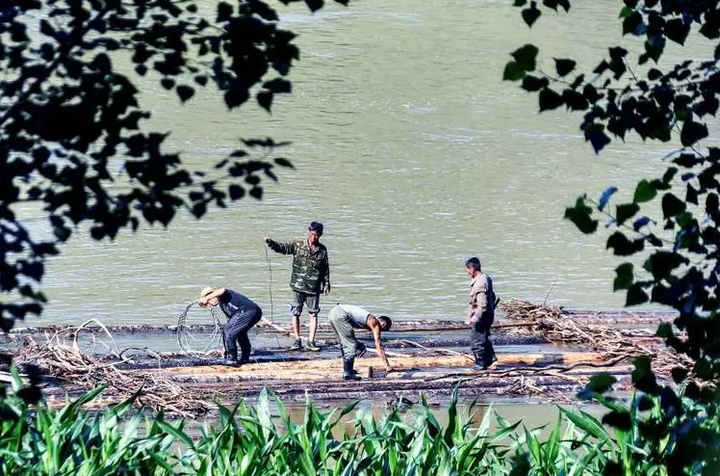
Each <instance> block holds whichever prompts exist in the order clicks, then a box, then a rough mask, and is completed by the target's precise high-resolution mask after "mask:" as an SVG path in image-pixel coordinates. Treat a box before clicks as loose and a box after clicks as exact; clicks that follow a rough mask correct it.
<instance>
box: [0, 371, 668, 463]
mask: <svg viewBox="0 0 720 476" xmlns="http://www.w3.org/2000/svg"><path fill="white" fill-rule="evenodd" d="M18 381H19V380H18ZM15 387H16V388H15V392H14V394H13V395H8V396H3V397H2V400H0V407H1V408H0V411H1V412H2V413H1V415H0V416H1V420H0V474H18V475H116V474H122V475H124V474H128V475H129V474H133V475H176V474H183V475H238V474H242V475H260V474H262V475H275V474H278V475H279V474H282V475H295V474H300V475H307V476H310V475H312V476H314V475H348V476H349V475H359V474H363V475H365V474H367V475H388V474H393V475H395V474H398V475H416V474H417V475H430V474H432V475H434V476H441V475H465V474H467V475H470V474H473V475H476V474H491V475H513V476H514V475H521V474H533V475H551V474H552V475H557V474H563V475H567V476H571V475H580V474H602V473H603V468H604V467H605V465H606V463H607V461H608V460H616V461H622V459H623V455H622V453H623V452H626V451H628V449H629V448H628V447H627V445H623V444H622V440H618V441H620V443H618V441H616V439H614V438H611V437H610V435H609V434H608V433H607V431H606V429H605V428H604V427H603V425H602V424H601V423H600V422H598V421H597V420H596V419H595V418H594V417H593V416H591V415H589V414H587V413H584V412H581V411H578V412H576V413H570V412H568V411H566V410H564V409H560V414H559V417H558V420H557V421H556V423H555V425H554V427H553V428H552V431H551V432H550V435H549V437H548V438H547V439H546V440H545V441H540V440H539V439H538V436H537V435H538V434H539V433H540V431H541V430H542V428H536V429H532V430H529V429H526V428H524V427H521V426H520V424H519V423H514V424H510V423H509V422H507V421H506V420H504V419H503V418H501V417H500V416H497V415H496V416H495V419H496V425H495V426H496V427H497V429H496V430H494V431H493V432H492V433H491V432H490V431H489V429H490V423H491V420H490V419H491V417H490V415H489V413H488V414H486V415H485V418H484V419H483V421H482V422H481V423H480V425H479V426H478V425H477V423H476V422H474V421H473V418H472V409H473V407H474V405H471V406H470V413H469V414H468V415H460V414H458V407H457V391H455V392H453V397H452V399H451V402H450V405H449V408H448V409H447V411H448V424H447V426H446V427H444V428H443V427H442V426H441V425H440V424H439V423H438V421H437V419H436V418H435V417H434V415H433V414H432V412H431V411H430V409H429V407H428V405H427V403H426V402H425V401H424V400H423V401H422V405H420V406H419V408H418V409H416V410H414V411H412V413H411V414H410V415H409V416H408V414H404V415H400V414H398V413H397V412H391V413H389V414H387V415H385V416H383V417H381V418H376V417H374V416H373V415H372V414H371V413H369V412H363V411H359V410H358V411H357V412H356V414H355V418H354V419H353V420H352V422H351V424H349V425H348V423H347V418H346V417H347V415H349V414H351V413H352V412H354V411H355V406H356V404H351V405H348V406H346V407H345V408H343V409H338V410H334V411H331V412H321V411H319V410H317V409H316V408H315V407H314V406H313V404H312V402H311V401H310V400H308V401H307V402H306V405H305V415H304V419H303V421H302V423H300V424H296V423H293V422H292V421H291V420H290V418H289V416H288V414H287V413H286V411H285V407H284V405H283V404H282V402H281V401H279V400H277V399H275V397H274V396H273V395H272V394H270V393H269V392H267V391H265V390H263V391H262V392H261V394H260V395H259V398H258V402H257V404H256V405H255V406H248V405H246V404H245V403H243V402H240V403H239V404H238V405H237V406H235V408H227V407H224V406H222V405H219V406H218V409H219V422H218V424H217V425H215V426H213V427H212V428H207V427H206V428H205V429H203V430H202V431H201V434H200V436H199V437H197V436H195V437H191V436H190V435H189V434H188V432H187V431H186V430H185V429H184V425H185V422H184V421H173V422H170V421H166V420H165V418H164V416H163V415H162V414H159V415H149V414H144V413H143V412H140V413H137V412H135V411H133V410H132V405H133V399H131V400H128V401H126V402H124V403H122V404H120V405H117V406H115V407H112V408H110V409H107V410H104V411H101V412H99V413H95V414H91V413H89V412H88V411H86V410H84V409H83V405H84V404H86V403H88V402H90V401H91V400H93V399H94V398H96V397H97V396H98V395H99V394H100V392H101V391H102V388H98V389H95V390H93V391H91V392H89V393H87V394H85V395H84V396H82V397H81V398H79V399H78V400H76V401H74V402H71V403H68V404H67V405H66V406H65V407H64V408H62V409H61V410H52V409H50V408H48V407H47V406H46V405H45V404H44V403H43V401H42V400H40V401H38V402H37V403H36V405H28V403H26V400H28V398H27V394H26V393H24V390H23V389H21V386H20V384H19V383H17V382H16V384H15ZM25 390H27V389H25ZM30 400H31V399H30ZM273 400H275V401H274V402H273ZM273 403H274V405H273ZM271 405H273V406H274V408H276V409H277V411H278V412H279V417H275V418H273V417H272V416H271V411H270V408H271ZM344 417H345V418H344ZM341 420H342V422H341ZM338 425H341V427H344V428H345V430H344V431H339V430H340V429H341V427H338V428H336V426H338ZM338 434H341V435H342V436H341V437H336V436H333V435H338ZM628 469H630V468H628ZM625 474H663V473H659V472H658V473H655V472H654V471H652V470H649V468H632V469H631V470H630V472H625Z"/></svg>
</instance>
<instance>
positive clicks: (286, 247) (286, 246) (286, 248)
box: [265, 238, 297, 255]
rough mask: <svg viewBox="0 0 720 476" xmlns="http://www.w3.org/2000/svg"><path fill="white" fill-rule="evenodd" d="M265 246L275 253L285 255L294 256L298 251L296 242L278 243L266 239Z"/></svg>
mask: <svg viewBox="0 0 720 476" xmlns="http://www.w3.org/2000/svg"><path fill="white" fill-rule="evenodd" d="M265 244H266V245H267V246H268V248H270V249H271V250H273V251H274V252H275V253H280V254H284V255H294V254H295V251H297V245H296V244H295V242H294V241H291V242H290V243H278V242H277V241H275V240H273V239H270V238H265Z"/></svg>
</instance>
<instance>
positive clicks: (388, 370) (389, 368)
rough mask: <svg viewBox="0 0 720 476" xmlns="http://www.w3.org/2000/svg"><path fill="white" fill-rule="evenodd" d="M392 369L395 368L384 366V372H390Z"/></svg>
mask: <svg viewBox="0 0 720 476" xmlns="http://www.w3.org/2000/svg"><path fill="white" fill-rule="evenodd" d="M393 370H395V369H394V368H392V367H391V366H389V365H388V366H386V367H385V372H392V371H393Z"/></svg>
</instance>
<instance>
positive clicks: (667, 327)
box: [655, 322, 673, 339]
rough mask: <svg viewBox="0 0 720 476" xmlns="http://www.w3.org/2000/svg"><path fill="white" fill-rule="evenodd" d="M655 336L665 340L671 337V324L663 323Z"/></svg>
mask: <svg viewBox="0 0 720 476" xmlns="http://www.w3.org/2000/svg"><path fill="white" fill-rule="evenodd" d="M655 335H656V336H658V337H660V338H662V339H667V338H669V337H672V336H673V330H672V324H670V323H669V322H663V323H662V324H660V325H659V326H658V329H657V332H656V333H655Z"/></svg>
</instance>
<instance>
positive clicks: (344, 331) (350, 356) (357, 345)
mask: <svg viewBox="0 0 720 476" xmlns="http://www.w3.org/2000/svg"><path fill="white" fill-rule="evenodd" d="M328 318H329V319H330V327H332V330H333V332H335V336H337V339H338V341H339V342H340V346H341V349H342V356H343V378H344V379H345V380H360V377H359V376H358V375H357V372H355V370H354V369H353V366H354V365H355V358H356V357H362V356H363V355H364V354H365V351H366V349H365V344H363V343H362V342H360V341H358V340H357V338H356V337H355V329H367V330H369V331H370V332H372V335H373V338H374V339H375V349H376V350H377V353H378V356H379V357H380V359H382V361H383V362H384V363H385V369H386V370H387V371H388V372H389V371H391V370H392V367H391V366H390V362H388V359H387V356H386V355H385V349H383V346H382V342H381V340H380V334H381V332H382V331H387V330H389V329H390V327H391V326H392V321H391V320H390V318H389V317H387V316H375V315H373V314H370V313H369V312H368V311H366V310H365V309H363V308H361V307H359V306H352V305H349V304H338V305H337V306H335V307H334V308H332V309H331V310H330V313H329V315H328Z"/></svg>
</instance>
